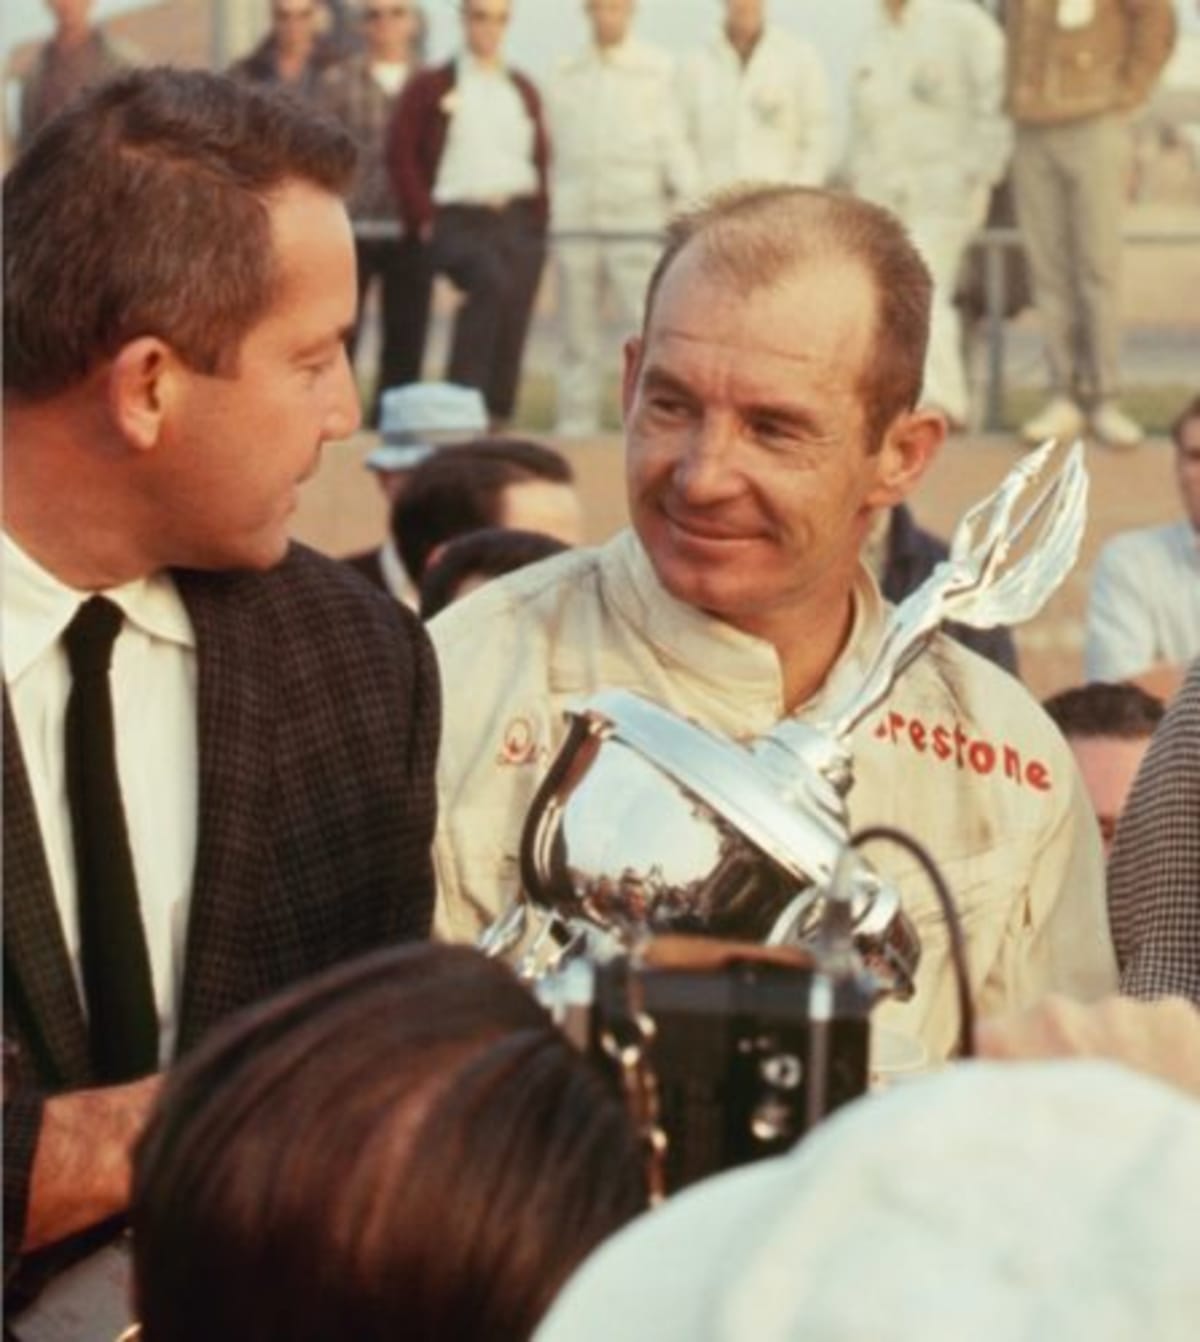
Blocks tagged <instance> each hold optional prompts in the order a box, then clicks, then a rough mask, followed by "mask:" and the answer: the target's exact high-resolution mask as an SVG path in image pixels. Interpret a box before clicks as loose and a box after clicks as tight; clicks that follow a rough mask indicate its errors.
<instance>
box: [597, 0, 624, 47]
mask: <svg viewBox="0 0 1200 1342" xmlns="http://www.w3.org/2000/svg"><path fill="white" fill-rule="evenodd" d="M586 9H587V13H588V17H589V18H590V19H591V22H592V37H593V38H594V39H595V42H596V45H597V46H598V47H615V46H617V45H618V44H619V43H621V42H624V40H625V38H626V37H627V36H628V35H629V25H630V23H631V22H632V20H633V0H588V3H587V5H586Z"/></svg>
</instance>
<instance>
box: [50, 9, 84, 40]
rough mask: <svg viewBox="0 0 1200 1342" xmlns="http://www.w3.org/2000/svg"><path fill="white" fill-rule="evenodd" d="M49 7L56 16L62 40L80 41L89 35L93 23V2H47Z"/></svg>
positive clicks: (55, 20)
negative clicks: (89, 26) (89, 27)
mask: <svg viewBox="0 0 1200 1342" xmlns="http://www.w3.org/2000/svg"><path fill="white" fill-rule="evenodd" d="M47 7H48V8H49V10H50V12H51V14H53V15H54V22H55V26H56V27H57V28H58V35H59V37H60V38H65V39H66V40H67V41H68V42H71V41H79V40H81V39H82V38H84V37H85V36H86V35H87V32H88V25H89V24H90V23H91V16H92V0H47Z"/></svg>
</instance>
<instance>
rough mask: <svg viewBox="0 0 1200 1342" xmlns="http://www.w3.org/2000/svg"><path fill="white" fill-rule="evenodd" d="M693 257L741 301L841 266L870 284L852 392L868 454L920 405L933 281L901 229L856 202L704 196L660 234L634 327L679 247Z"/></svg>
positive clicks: (820, 195) (811, 193)
mask: <svg viewBox="0 0 1200 1342" xmlns="http://www.w3.org/2000/svg"><path fill="white" fill-rule="evenodd" d="M692 245H695V246H698V247H701V248H702V249H703V254H704V263H705V266H706V268H707V269H708V271H709V273H710V274H712V275H714V276H716V277H720V278H723V279H726V280H728V281H729V282H730V283H731V284H733V285H735V286H736V287H737V288H738V289H739V290H740V291H742V292H750V291H752V290H753V289H756V288H760V287H762V286H764V285H768V284H771V283H773V282H774V281H776V280H778V279H780V278H781V277H782V276H784V275H785V274H787V272H788V271H790V270H791V269H792V268H793V267H794V266H796V265H799V264H801V263H807V262H811V261H816V262H820V261H823V260H827V259H832V258H838V257H849V258H851V259H853V260H857V261H858V262H860V263H861V264H862V265H863V266H864V268H865V269H866V271H867V273H868V275H869V276H870V278H871V280H872V282H873V285H874V289H875V297H876V303H877V309H876V311H877V319H876V328H875V341H874V354H873V357H871V358H869V359H868V360H867V365H866V369H865V371H864V374H863V384H862V386H861V388H860V391H861V393H862V396H863V400H864V402H865V407H866V435H867V447H868V450H870V451H876V450H877V449H878V448H880V447H881V446H882V445H883V435H884V433H885V431H886V430H887V427H888V425H889V424H890V423H891V422H892V420H893V419H895V417H896V416H897V415H898V414H900V413H901V411H904V410H911V409H912V408H913V407H914V406H915V405H916V404H917V402H918V400H919V398H920V395H921V381H922V377H923V374H924V367H925V349H926V346H927V344H928V341H929V313H930V304H931V300H932V293H933V281H932V279H931V278H930V274H929V268H928V267H927V266H926V264H925V262H924V261H923V260H922V259H921V256H920V254H919V253H918V251H917V249H916V248H915V247H914V246H913V244H912V241H911V240H910V238H909V236H908V234H907V233H906V232H905V230H904V227H903V225H902V224H901V223H900V221H899V220H898V219H897V218H896V217H895V216H894V215H892V214H890V213H889V212H888V211H887V210H885V209H883V208H882V207H880V206H878V205H873V204H871V203H870V202H869V201H865V200H861V199H859V198H858V197H856V196H851V195H845V194H841V193H838V192H833V191H824V190H820V189H818V188H816V187H804V186H786V185H770V186H765V185H759V184H745V185H741V186H735V187H730V188H728V189H726V190H724V191H719V192H717V193H716V194H715V195H713V196H711V197H710V198H709V199H708V200H707V201H705V202H704V203H703V204H701V205H699V206H698V207H696V208H695V209H691V210H686V211H684V212H683V213H681V214H679V215H677V216H676V217H675V218H674V219H673V220H672V221H671V223H670V224H669V225H668V226H667V236H666V246H665V248H664V250H663V253H662V255H661V256H660V257H659V259H658V263H657V265H656V266H655V268H654V271H653V273H652V275H651V276H650V282H649V284H648V285H647V288H646V304H645V309H644V314H643V319H642V330H643V333H645V332H646V331H647V330H648V329H649V326H650V319H651V316H652V314H653V311H654V300H655V297H656V296H657V294H658V290H659V288H660V286H661V284H662V281H663V277H664V276H665V274H666V273H667V271H668V270H669V269H670V267H671V265H672V263H673V262H674V261H675V259H676V257H678V256H679V254H680V253H681V252H682V251H683V250H684V249H685V248H687V247H690V246H692Z"/></svg>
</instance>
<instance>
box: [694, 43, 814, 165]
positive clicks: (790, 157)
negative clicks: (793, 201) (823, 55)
mask: <svg viewBox="0 0 1200 1342" xmlns="http://www.w3.org/2000/svg"><path fill="white" fill-rule="evenodd" d="M680 89H681V95H682V98H683V106H684V119H685V122H686V125H687V130H688V136H689V138H690V140H691V142H692V147H693V149H694V150H695V151H696V156H697V158H698V159H699V162H700V177H701V188H702V190H705V191H711V190H715V189H716V188H717V187H721V186H728V185H729V184H730V183H731V182H738V181H743V180H747V179H750V180H754V181H759V182H762V181H770V182H795V183H799V184H800V185H804V186H818V185H820V183H821V182H823V181H824V180H825V175H826V173H827V172H828V169H829V152H830V150H829V137H830V110H829V82H828V80H827V79H826V76H825V69H824V66H823V65H822V64H821V59H820V57H819V56H818V55H817V53H816V51H815V50H814V49H813V48H812V47H811V46H809V45H808V43H806V42H801V41H799V40H798V39H797V38H795V37H793V36H792V35H791V34H790V33H786V32H783V31H781V30H780V29H777V28H767V29H764V31H763V33H762V35H761V36H760V38H759V40H758V44H757V45H756V46H755V48H754V51H753V52H752V53H751V55H750V59H749V61H747V62H746V64H745V65H744V66H743V65H742V61H741V58H740V57H739V56H738V54H737V52H736V51H735V50H734V48H733V47H732V46H731V45H730V43H729V40H728V38H726V36H725V34H724V33H723V32H722V33H718V34H717V36H716V37H714V38H713V40H712V41H711V42H709V43H708V45H707V46H705V47H703V48H702V49H701V50H700V51H697V52H694V53H693V54H692V55H691V56H689V57H688V58H687V59H686V60H685V61H684V63H683V67H682V69H681V71H680Z"/></svg>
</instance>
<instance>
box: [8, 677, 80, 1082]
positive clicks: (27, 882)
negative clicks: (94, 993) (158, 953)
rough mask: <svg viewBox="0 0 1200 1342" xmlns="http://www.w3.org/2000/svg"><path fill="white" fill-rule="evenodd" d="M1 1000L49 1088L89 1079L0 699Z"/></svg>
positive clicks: (42, 863) (33, 819)
mask: <svg viewBox="0 0 1200 1342" xmlns="http://www.w3.org/2000/svg"><path fill="white" fill-rule="evenodd" d="M4 971H5V984H4V997H5V1005H6V1009H7V1010H9V1011H11V1012H12V1013H13V1016H14V1020H15V1023H16V1025H17V1026H18V1028H19V1031H20V1034H21V1037H22V1042H23V1045H24V1047H26V1048H28V1050H29V1052H30V1054H31V1055H32V1058H31V1061H32V1062H33V1063H34V1065H35V1069H36V1072H37V1074H38V1077H39V1078H40V1079H41V1080H42V1082H43V1083H44V1084H46V1085H49V1086H78V1085H84V1084H86V1083H87V1082H88V1081H89V1080H90V1079H91V1076H92V1072H91V1062H90V1058H89V1051H88V1037H87V1024H86V1022H85V1020H84V1015H83V1007H82V1005H81V1004H80V1001H79V994H78V991H77V989H76V987H75V979H74V976H73V974H72V972H71V962H70V957H69V955H68V952H67V943H66V940H65V938H64V937H63V931H62V924H61V922H60V921H59V917H58V907H57V905H56V903H55V899H54V891H53V887H52V886H51V883H50V869H49V867H48V866H47V864H46V853H45V849H44V848H43V846H42V836H41V831H40V829H39V826H38V821H37V812H36V810H35V808H34V803H33V793H32V792H31V790H30V787H29V778H28V775H27V774H26V772H25V760H24V757H23V755H22V753H21V742H20V739H19V738H18V736H17V730H16V726H15V724H14V722H13V715H12V708H11V705H10V704H9V701H8V693H7V691H6V692H5V695H4Z"/></svg>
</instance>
